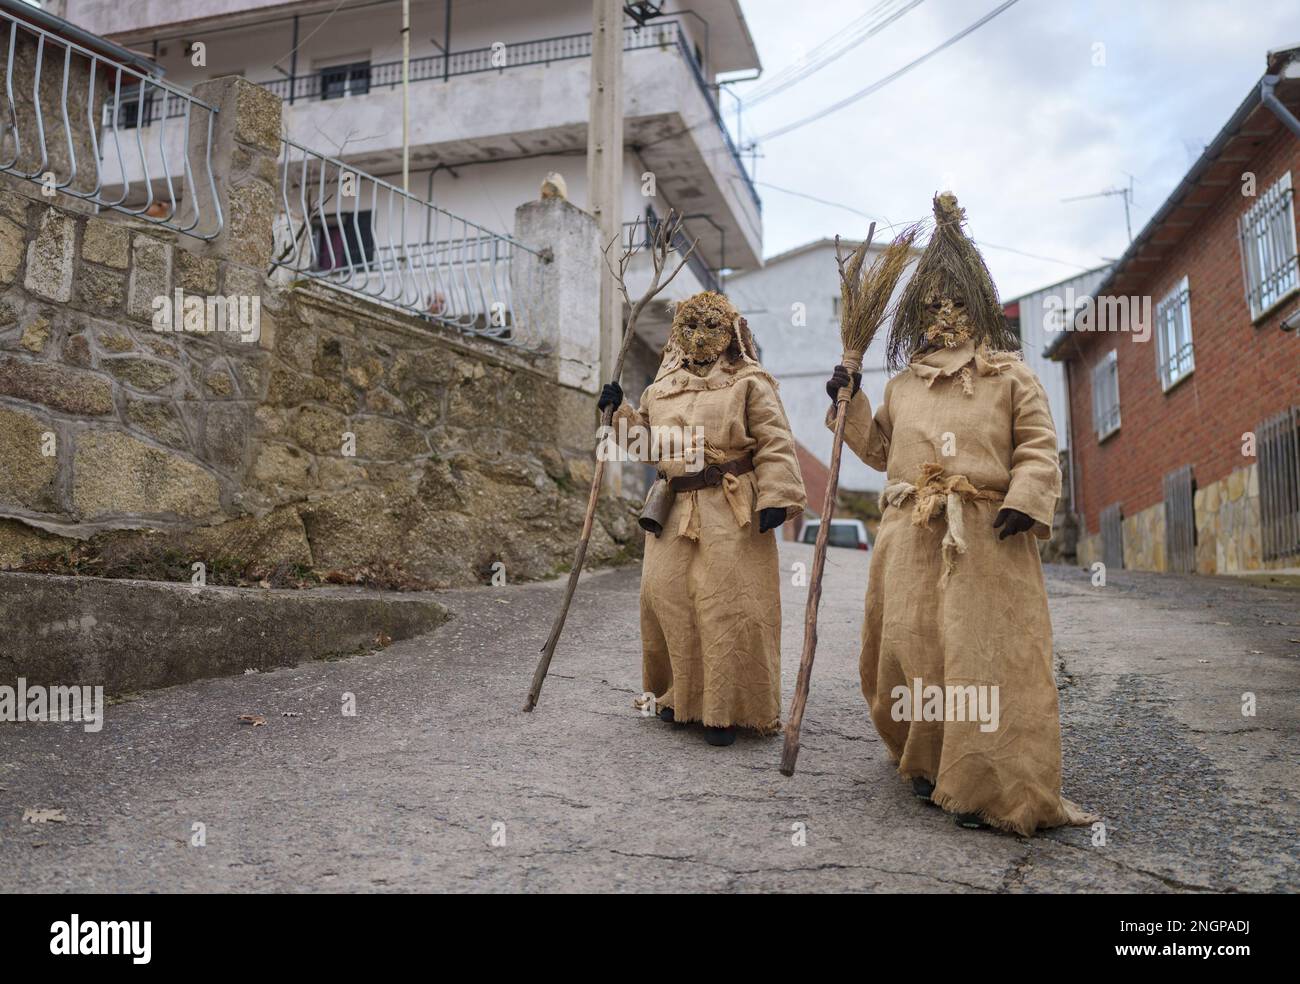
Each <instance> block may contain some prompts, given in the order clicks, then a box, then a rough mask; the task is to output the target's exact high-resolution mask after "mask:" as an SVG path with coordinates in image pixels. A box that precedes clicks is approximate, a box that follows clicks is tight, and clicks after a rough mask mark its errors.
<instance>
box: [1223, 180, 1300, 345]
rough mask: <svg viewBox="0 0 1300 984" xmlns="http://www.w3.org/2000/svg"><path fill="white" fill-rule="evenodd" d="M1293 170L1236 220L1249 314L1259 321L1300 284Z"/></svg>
mask: <svg viewBox="0 0 1300 984" xmlns="http://www.w3.org/2000/svg"><path fill="white" fill-rule="evenodd" d="M1293 197H1294V196H1293V194H1292V191H1291V172H1290V171H1287V172H1286V174H1284V175H1282V177H1281V178H1279V179H1278V180H1277V181H1275V182H1274V183H1273V184H1272V185H1271V186H1270V187H1269V189H1268V190H1267V191H1265V192H1264V193H1263V194H1262V195H1260V196H1259V200H1258V201H1257V202H1255V204H1254V205H1252V206H1251V207H1250V208H1249V209H1247V210H1246V214H1245V215H1243V216H1242V217H1241V218H1240V219H1239V220H1238V223H1237V229H1238V235H1239V237H1240V239H1241V267H1242V273H1243V275H1244V276H1245V279H1246V300H1247V302H1248V303H1249V304H1250V317H1251V319H1252V320H1258V319H1259V318H1260V317H1262V316H1263V315H1264V314H1266V313H1267V312H1268V311H1269V310H1271V309H1272V308H1273V307H1275V306H1276V305H1277V304H1279V303H1280V302H1281V301H1282V299H1283V298H1285V297H1286V296H1288V295H1289V294H1290V293H1291V292H1292V291H1294V290H1296V288H1297V287H1300V265H1297V260H1296V236H1295V208H1294V204H1293Z"/></svg>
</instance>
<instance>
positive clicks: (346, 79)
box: [320, 61, 370, 99]
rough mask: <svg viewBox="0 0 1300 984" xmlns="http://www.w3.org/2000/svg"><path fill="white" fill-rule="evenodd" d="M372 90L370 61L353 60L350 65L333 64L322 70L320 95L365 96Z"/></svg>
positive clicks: (337, 97)
mask: <svg viewBox="0 0 1300 984" xmlns="http://www.w3.org/2000/svg"><path fill="white" fill-rule="evenodd" d="M369 91H370V62H368V61H364V62H353V63H352V64H350V65H331V66H330V67H329V68H322V69H321V70H320V97H321V98H322V99H342V98H343V97H344V96H348V95H351V96H364V95H365V94H366V93H367V92H369Z"/></svg>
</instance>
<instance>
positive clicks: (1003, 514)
mask: <svg viewBox="0 0 1300 984" xmlns="http://www.w3.org/2000/svg"><path fill="white" fill-rule="evenodd" d="M999 526H1001V527H1002V532H1001V533H999V534H998V539H999V540H1005V539H1006V538H1007V537H1009V536H1015V535H1016V534H1017V533H1024V532H1026V531H1027V530H1032V529H1033V528H1034V517H1032V516H1026V515H1025V514H1024V513H1022V512H1021V511H1020V510H1019V509H999V510H998V514H997V516H995V517H994V518H993V528H994V529H995V530H996V529H997V528H998V527H999Z"/></svg>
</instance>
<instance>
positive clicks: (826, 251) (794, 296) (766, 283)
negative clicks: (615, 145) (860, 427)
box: [729, 239, 908, 509]
mask: <svg viewBox="0 0 1300 984" xmlns="http://www.w3.org/2000/svg"><path fill="white" fill-rule="evenodd" d="M886 242H887V240H886ZM855 245H857V244H856V243H851V242H845V243H844V248H845V249H846V250H848V249H852V248H853V247H854V246H855ZM881 245H882V246H883V245H884V243H883V242H882V243H881ZM875 255H876V250H875V249H872V251H871V256H870V257H869V258H868V260H867V262H868V263H870V262H871V259H872V258H874V257H875ZM907 276H908V275H907V274H905V275H904V278H903V280H902V281H901V282H900V283H899V289H900V290H901V289H902V287H903V285H904V284H905V283H906V279H907ZM729 292H730V295H731V298H732V300H733V301H734V302H735V304H736V306H737V307H738V308H739V309H740V311H741V313H742V314H743V315H744V316H745V317H746V318H747V319H748V321H749V326H750V328H751V329H752V330H753V332H754V337H755V339H756V340H757V341H758V344H759V347H760V348H761V349H762V358H763V364H764V365H765V366H766V367H767V369H768V371H770V372H771V373H772V374H773V375H774V376H775V377H776V379H777V381H778V382H779V383H780V384H781V401H782V402H783V403H784V404H785V410H786V415H787V416H788V417H789V418H790V428H791V430H792V431H793V432H794V436H795V439H796V440H797V441H798V442H799V443H800V444H802V445H803V446H804V447H805V448H806V449H807V450H808V451H809V452H810V453H811V454H812V455H813V456H814V457H815V458H817V459H818V460H819V461H822V462H829V461H830V457H831V442H832V436H831V432H830V431H829V430H827V429H826V423H825V420H826V408H827V407H828V406H830V400H829V398H828V397H827V395H826V380H827V378H828V377H829V376H830V374H831V370H832V369H833V368H834V367H835V366H836V364H838V363H839V362H840V359H841V356H842V355H843V352H844V346H843V345H842V344H841V342H840V312H839V303H840V279H839V270H838V268H837V266H836V263H835V240H834V239H818V240H815V241H813V242H810V243H805V244H804V245H802V246H797V247H795V248H794V249H792V250H788V251H786V252H784V253H781V254H779V255H777V256H773V257H771V258H769V259H768V260H767V261H766V262H765V263H764V265H763V267H762V269H759V270H753V271H747V272H744V273H741V274H738V275H737V276H735V277H733V278H732V280H731V283H730V287H729ZM895 296H897V294H896V295H895ZM888 330H889V326H888V325H884V326H882V327H881V330H880V332H879V334H878V335H877V336H876V338H875V340H874V341H873V342H872V344H871V348H869V349H868V350H867V353H866V355H865V357H864V358H863V362H862V389H863V391H864V392H865V393H866V394H867V397H868V399H870V400H871V405H872V406H873V407H877V406H879V405H880V402H881V400H883V399H884V395H885V383H886V382H888V380H889V371H888V370H887V369H886V368H885V336H886V335H887V334H888ZM883 485H884V482H883V476H882V474H881V473H880V472H878V471H876V470H875V469H874V468H869V467H867V466H866V465H864V464H863V463H862V462H861V461H859V460H858V458H857V456H856V455H853V454H852V453H846V454H844V455H843V457H842V458H841V465H840V486H841V487H842V488H845V489H849V490H852V491H857V492H862V491H871V492H877V491H879V490H880V489H881V488H882V487H883ZM812 508H814V509H817V508H820V503H818V504H815V505H813V507H812Z"/></svg>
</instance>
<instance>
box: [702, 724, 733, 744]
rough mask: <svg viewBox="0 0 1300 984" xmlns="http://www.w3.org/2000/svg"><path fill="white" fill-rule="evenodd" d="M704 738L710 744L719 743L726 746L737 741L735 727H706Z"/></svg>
mask: <svg viewBox="0 0 1300 984" xmlns="http://www.w3.org/2000/svg"><path fill="white" fill-rule="evenodd" d="M704 740H705V741H707V742H708V743H709V744H710V745H717V746H719V747H721V748H725V747H726V746H727V745H731V744H734V743H735V741H736V729H735V728H707V727H706V728H705V729H704Z"/></svg>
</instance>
